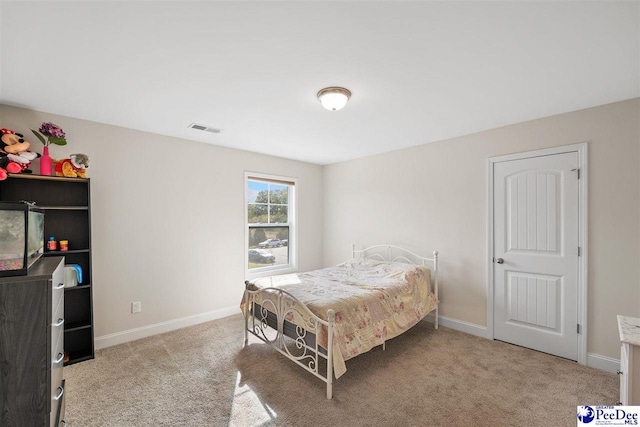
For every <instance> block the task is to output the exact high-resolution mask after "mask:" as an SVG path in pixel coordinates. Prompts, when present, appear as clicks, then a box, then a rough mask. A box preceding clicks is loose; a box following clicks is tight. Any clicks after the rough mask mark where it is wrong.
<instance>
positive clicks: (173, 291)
mask: <svg viewBox="0 0 640 427" xmlns="http://www.w3.org/2000/svg"><path fill="white" fill-rule="evenodd" d="M43 121H53V122H54V123H56V124H58V125H60V126H61V127H62V128H63V129H64V130H65V131H66V132H67V137H68V140H69V144H68V145H67V146H65V147H57V146H53V147H52V148H51V155H52V157H57V158H61V157H64V156H66V155H69V154H71V153H76V152H80V153H85V154H87V155H89V157H90V159H91V165H90V168H89V176H90V178H91V199H92V218H91V220H92V224H91V229H92V240H93V269H94V272H93V273H94V274H93V277H94V284H93V285H94V310H95V324H96V330H95V335H96V337H100V336H104V335H107V334H112V333H117V332H123V331H127V330H130V329H133V328H138V327H143V326H148V325H153V324H157V323H160V322H165V321H171V320H174V319H179V318H183V317H187V316H193V315H198V314H202V313H208V312H211V311H215V310H221V309H229V308H230V307H239V303H240V300H241V297H242V292H243V290H244V284H243V282H244V236H245V231H244V200H243V199H244V172H245V171H251V172H262V173H268V174H275V175H284V176H290V177H296V178H298V193H297V194H298V210H299V223H298V238H299V242H300V244H299V252H298V255H299V256H298V259H299V266H300V269H302V270H310V269H314V268H319V267H321V264H322V230H323V226H322V214H323V210H322V201H323V200H322V194H323V181H322V176H323V170H322V167H321V166H316V165H311V164H308V163H302V162H296V161H290V160H285V159H281V158H276V157H269V156H264V155H259V154H254V153H249V152H246V151H239V150H233V149H228V148H222V147H217V146H213V145H208V144H203V143H198V142H192V141H186V140H181V139H177V138H171V137H165V136H160V135H155V134H150V133H146V132H139V131H135V130H131V129H125V128H120V127H115V126H109V125H104V124H99V123H95V122H89V121H85V120H78V119H73V118H69V117H63V116H57V115H54V114H47V113H41V112H36V111H31V110H26V109H20V108H13V107H8V106H2V105H0V127H5V128H9V129H12V130H15V131H18V132H22V133H24V134H25V136H26V137H27V139H28V140H30V141H32V143H33V145H34V147H35V148H36V149H35V151H39V152H41V151H42V150H41V148H42V145H41V144H40V142H39V141H38V140H37V139H36V138H35V137H33V136H32V134H31V132H30V131H29V129H30V128H34V129H37V127H38V126H39V125H40V123H42V122H43ZM33 166H34V168H33V169H34V171H38V165H37V162H34V164H33ZM132 301H141V302H142V313H140V314H135V315H133V314H131V310H130V304H131V302H132ZM238 312H239V309H238ZM239 339H240V338H239Z"/></svg>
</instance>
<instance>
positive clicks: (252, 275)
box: [244, 265, 298, 280]
mask: <svg viewBox="0 0 640 427" xmlns="http://www.w3.org/2000/svg"><path fill="white" fill-rule="evenodd" d="M297 272H298V270H297V269H296V268H295V267H293V266H290V265H289V266H283V267H282V268H269V269H268V270H261V271H246V272H245V274H244V277H245V280H252V279H259V278H261V277H269V276H277V275H280V274H291V273H297Z"/></svg>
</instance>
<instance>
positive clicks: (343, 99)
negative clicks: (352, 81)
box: [317, 87, 351, 111]
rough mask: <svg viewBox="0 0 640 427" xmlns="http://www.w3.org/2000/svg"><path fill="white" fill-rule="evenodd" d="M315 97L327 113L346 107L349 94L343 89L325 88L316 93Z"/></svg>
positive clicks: (347, 90)
mask: <svg viewBox="0 0 640 427" xmlns="http://www.w3.org/2000/svg"><path fill="white" fill-rule="evenodd" d="M317 96H318V100H319V101H320V103H321V104H322V106H323V107H324V108H326V109H327V110H329V111H338V110H341V109H342V108H344V106H345V105H347V101H349V98H350V97H351V92H350V91H349V89H345V88H343V87H325V88H324V89H320V90H319V91H318V95H317Z"/></svg>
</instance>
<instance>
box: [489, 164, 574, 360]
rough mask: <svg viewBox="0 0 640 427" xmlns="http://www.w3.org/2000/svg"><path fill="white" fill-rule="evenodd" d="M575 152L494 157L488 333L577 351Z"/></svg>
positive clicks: (546, 348) (549, 349)
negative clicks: (490, 330) (491, 299)
mask: <svg viewBox="0 0 640 427" xmlns="http://www.w3.org/2000/svg"><path fill="white" fill-rule="evenodd" d="M577 168H578V153H577V152H571V153H563V154H553V155H548V156H540V157H532V158H526V159H520V160H511V161H504V162H497V163H494V170H493V172H494V174H493V176H494V181H493V185H494V206H493V207H494V209H493V212H494V254H493V256H494V263H493V266H494V276H493V277H494V278H495V279H494V280H495V282H494V337H495V339H498V340H501V341H506V342H510V343H513V344H517V345H520V346H523V347H528V348H532V349H535V350H539V351H543V352H545V353H551V354H555V355H557V356H561V357H565V358H567V359H572V360H577V357H578V331H577V327H578V250H579V249H578V244H579V234H578V232H579V224H578V220H579V216H578V207H579V206H578V170H577Z"/></svg>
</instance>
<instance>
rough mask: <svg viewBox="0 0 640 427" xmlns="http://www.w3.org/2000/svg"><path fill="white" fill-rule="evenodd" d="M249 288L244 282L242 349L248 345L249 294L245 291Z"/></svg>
mask: <svg viewBox="0 0 640 427" xmlns="http://www.w3.org/2000/svg"><path fill="white" fill-rule="evenodd" d="M248 287H249V284H248V283H246V282H245V292H244V344H243V347H246V346H247V344H248V343H249V334H248V333H247V331H248V330H249V311H250V310H249V293H248V292H247V291H246V289H247V288H248Z"/></svg>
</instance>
